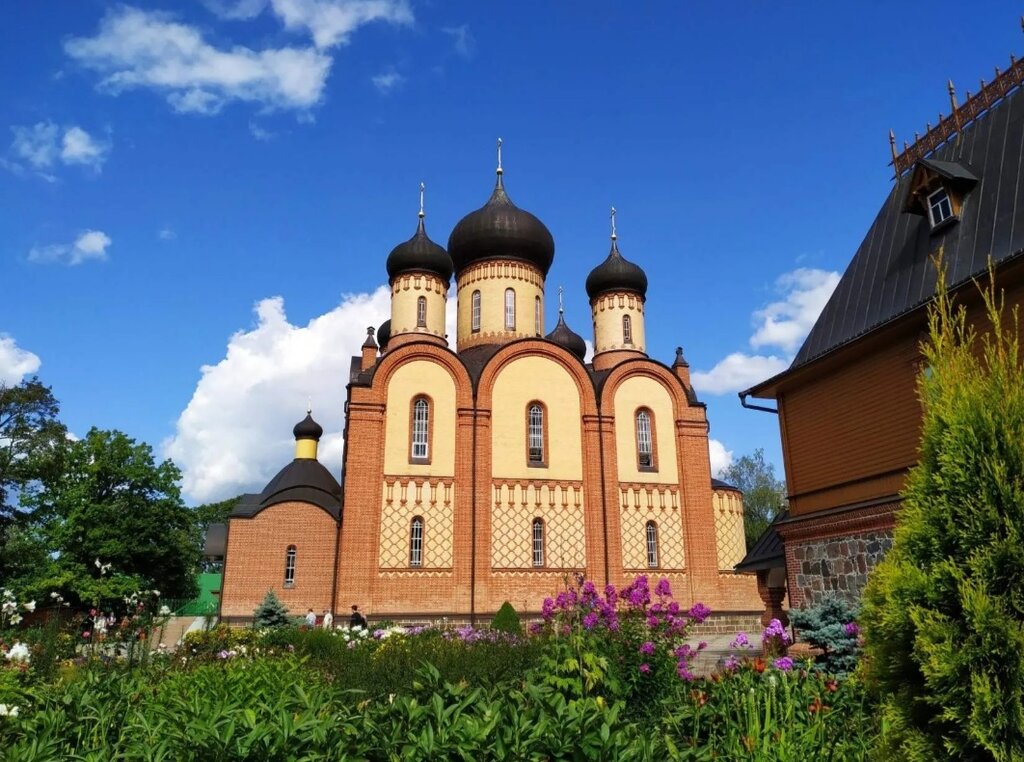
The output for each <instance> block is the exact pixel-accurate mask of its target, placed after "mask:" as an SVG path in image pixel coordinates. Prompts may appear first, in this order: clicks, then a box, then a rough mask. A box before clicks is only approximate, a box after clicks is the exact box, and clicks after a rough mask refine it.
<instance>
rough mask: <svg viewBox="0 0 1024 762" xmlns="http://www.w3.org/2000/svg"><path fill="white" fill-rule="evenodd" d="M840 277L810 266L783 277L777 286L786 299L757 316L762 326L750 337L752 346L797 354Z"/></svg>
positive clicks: (769, 306) (776, 282)
mask: <svg viewBox="0 0 1024 762" xmlns="http://www.w3.org/2000/svg"><path fill="white" fill-rule="evenodd" d="M839 277H840V276H839V273H837V272H828V271H826V270H814V269H810V268H806V267H801V268H800V269H798V270H794V271H793V272H790V273H785V274H784V275H781V276H780V277H779V279H778V280H776V281H775V285H776V287H777V288H778V290H779V291H782V292H784V296H783V298H782V300H781V301H778V302H772V303H771V304H769V305H768V306H767V307H765V308H764V309H763V310H758V311H757V312H755V313H754V319H755V320H758V321H760V325H759V326H758V328H757V330H756V331H755V332H754V335H753V336H751V337H750V346H752V347H754V348H755V349H756V348H759V347H767V346H772V347H779V348H780V349H782V350H784V351H786V352H790V353H793V352H795V351H796V350H797V349H798V348H799V347H800V344H801V343H802V342H803V340H804V338H806V336H807V334H808V333H809V332H810V330H811V328H812V327H813V326H814V321H815V320H817V319H818V315H820V314H821V311H822V310H823V309H824V308H825V303H826V302H828V299H829V297H830V296H832V292H833V291H835V288H836V286H837V285H838V284H839Z"/></svg>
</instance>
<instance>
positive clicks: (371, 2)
mask: <svg viewBox="0 0 1024 762" xmlns="http://www.w3.org/2000/svg"><path fill="white" fill-rule="evenodd" d="M271 6H272V7H273V9H274V13H275V14H276V15H277V16H278V17H279V18H280V19H281V21H282V22H283V23H284V26H285V28H286V29H290V30H302V31H306V32H308V33H309V34H310V35H311V36H312V38H313V42H314V43H315V44H316V46H317V47H318V48H321V49H324V48H332V47H334V46H335V45H345V44H347V43H348V41H349V37H350V36H351V34H352V32H354V31H355V30H356V29H358V28H359V27H361V26H363V25H364V24H368V23H370V22H372V21H387V22H389V23H391V24H398V25H405V26H408V25H410V24H412V23H413V21H414V18H413V14H412V8H411V7H410V6H409V3H408V2H406V0H271Z"/></svg>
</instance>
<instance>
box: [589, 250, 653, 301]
mask: <svg viewBox="0 0 1024 762" xmlns="http://www.w3.org/2000/svg"><path fill="white" fill-rule="evenodd" d="M586 285H587V296H589V297H590V298H591V299H593V298H594V297H595V296H597V295H598V294H604V293H607V292H608V291H635V292H637V293H638V294H640V296H644V297H645V296H647V273H645V272H644V271H643V268H641V267H640V265H636V264H633V263H632V262H630V261H629V260H628V259H626V258H625V257H623V256H622V254H620V253H619V246H618V243H617V242H616V241H615V239H612V249H611V251H610V252H608V257H607V258H606V259H605V260H604V262H602V263H601V264H599V265H598V266H597V267H595V268H594V269H593V270H591V271H590V274H589V275H588V276H587V284H586Z"/></svg>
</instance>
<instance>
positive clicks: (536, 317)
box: [533, 296, 544, 336]
mask: <svg viewBox="0 0 1024 762" xmlns="http://www.w3.org/2000/svg"><path fill="white" fill-rule="evenodd" d="M533 322H534V326H535V327H536V330H537V335H538V336H540V335H542V334H543V333H544V321H543V320H542V319H541V315H540V297H539V296H535V297H534V298H533Z"/></svg>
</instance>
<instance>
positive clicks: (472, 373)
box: [221, 141, 762, 622]
mask: <svg viewBox="0 0 1024 762" xmlns="http://www.w3.org/2000/svg"><path fill="white" fill-rule="evenodd" d="M498 150H499V153H498V169H497V181H496V184H495V186H494V191H493V193H492V194H491V197H490V199H489V200H488V201H487V203H486V204H484V205H483V206H482V207H481V208H480V209H477V210H476V211H473V212H470V213H469V214H468V215H466V216H465V217H464V218H463V219H462V220H461V221H460V222H459V223H458V224H457V225H456V226H455V229H454V230H453V231H452V233H451V235H450V236H449V239H448V246H447V249H445V248H444V247H442V246H440V245H439V244H437V243H435V242H434V241H432V240H431V239H430V238H429V237H428V236H427V232H426V227H425V225H424V212H423V205H422V192H421V203H420V212H419V224H418V226H417V228H416V232H415V234H414V235H413V236H412V238H410V239H409V240H408V241H406V242H404V243H401V244H399V245H398V246H396V247H395V248H394V249H393V250H392V251H391V253H390V255H389V256H388V257H387V262H386V268H387V274H388V278H389V283H390V287H391V319H390V320H387V321H386V322H385V323H384V324H383V325H381V326H380V328H379V330H377V331H376V340H375V338H374V330H373V328H370V329H369V330H368V335H367V338H366V341H365V343H364V344H363V347H362V353H361V355H360V356H358V357H353V358H352V366H351V371H350V374H349V378H348V379H347V398H346V401H345V412H346V419H345V451H344V457H343V462H342V463H341V464H340V465H341V479H340V481H339V480H337V479H336V478H335V476H334V475H333V474H332V471H333V470H334V469H335V468H336V467H337V465H338V464H333V463H332V464H328V465H327V466H326V467H325V466H324V465H323V464H321V463H320V462H319V461H318V460H317V442H318V440H319V438H320V436H321V434H322V429H321V427H320V426H319V425H318V424H317V423H316V422H315V421H314V420H313V418H312V417H311V416H310V415H307V417H306V418H305V420H303V421H302V422H301V423H299V424H298V425H297V426H296V427H295V431H294V433H295V439H296V446H295V459H294V460H293V461H292V462H291V463H289V464H288V465H287V466H285V467H284V468H283V469H282V470H281V472H280V473H279V474H278V475H277V476H275V477H274V478H273V480H271V482H270V483H269V484H268V485H267V487H266V488H265V489H264V490H263V492H262V493H260V494H258V495H246V496H245V497H244V498H243V500H242V501H241V502H240V504H239V505H238V506H237V508H236V509H235V510H234V512H233V514H232V516H231V518H230V520H229V525H228V532H227V548H226V554H225V569H224V581H223V589H222V598H221V615H222V616H223V617H224V618H225V620H227V621H243V620H246V619H248V618H251V616H252V613H253V610H254V609H255V608H256V606H257V605H258V604H259V603H260V601H262V599H263V597H264V596H265V594H266V592H267V590H269V589H273V590H274V591H275V592H276V593H277V595H278V596H279V597H280V598H281V599H282V601H284V603H285V604H286V605H287V606H288V607H289V608H290V609H291V611H292V612H293V613H295V614H301V613H304V612H305V611H307V610H308V609H309V608H312V609H313V610H314V611H315V612H316V613H317V614H321V613H323V612H324V611H325V610H330V611H333V612H334V613H335V614H339V613H340V614H344V613H346V612H347V611H348V610H349V608H350V607H351V606H352V605H353V604H357V605H358V606H359V607H360V610H363V611H365V612H367V613H368V614H369V615H370V616H371V618H377V619H380V618H386V619H390V620H394V621H425V620H436V619H441V618H443V617H448V618H450V619H453V620H457V621H465V620H469V621H478V622H486V621H488V620H489V618H490V617H491V616H492V615H493V614H494V612H495V611H497V609H498V608H499V607H500V606H501V605H502V603H503V602H504V601H509V602H511V603H512V605H513V606H514V607H515V608H516V609H517V610H518V611H520V612H528V613H529V612H537V611H539V609H540V605H541V602H542V601H543V599H544V597H545V596H548V595H552V594H554V593H555V592H557V591H558V590H560V589H563V588H564V586H565V584H566V581H567V580H568V581H572V580H573V579H574V578H575V577H577V576H578V575H584V576H586V577H587V578H588V579H591V580H593V581H594V582H595V583H597V584H599V585H604V584H608V583H611V584H614V585H616V586H619V585H622V584H625V583H626V582H628V581H631V580H632V579H633V578H634V577H636V576H637V575H640V574H648V575H651V576H652V577H657V578H660V577H666V578H668V580H669V581H670V582H671V584H672V589H673V592H674V594H675V597H676V600H678V601H679V603H680V604H681V605H682V604H686V605H689V604H692V603H695V602H698V601H701V602H703V603H705V604H706V605H708V606H710V607H711V609H712V610H713V611H714V612H716V613H717V614H720V615H721V614H726V613H731V614H755V613H757V612H760V610H761V609H762V603H761V600H760V599H759V597H758V594H757V586H756V582H755V580H754V578H753V576H751V575H749V574H740V573H737V572H735V571H734V569H733V566H734V565H735V564H736V563H737V562H738V561H739V560H740V559H741V558H742V557H743V555H744V551H745V547H744V531H743V499H742V495H741V494H740V493H739V492H738V490H736V489H735V488H732V487H730V486H729V485H726V484H723V483H721V482H716V481H714V480H712V478H711V465H710V460H709V454H708V421H707V416H706V409H705V406H704V404H703V403H701V402H700V401H698V399H697V396H696V394H695V393H694V390H693V387H692V386H691V384H690V373H689V366H688V365H687V363H686V361H685V359H684V358H683V353H682V350H681V349H679V350H676V355H675V359H674V361H673V362H672V363H671V364H670V365H667V364H665V363H663V362H660V361H659V360H656V359H654V358H652V357H650V356H648V354H647V341H646V330H645V300H646V294H647V276H646V274H645V273H644V271H643V270H642V269H641V268H640V267H639V266H638V265H636V264H634V263H633V262H630V261H629V260H627V259H626V258H625V257H624V256H623V255H622V253H621V252H620V251H619V247H618V241H617V236H616V232H615V222H614V210H613V216H612V234H611V251H610V252H609V253H608V255H607V257H606V258H605V259H604V261H602V262H600V264H598V265H597V266H596V267H595V268H594V269H593V270H592V271H591V273H590V275H589V276H588V277H587V280H586V292H587V295H588V297H589V300H590V306H591V313H592V317H593V325H592V326H591V328H592V332H593V333H592V336H593V345H594V354H593V359H592V361H591V362H586V361H585V355H586V344H585V342H584V340H583V338H582V337H581V336H580V335H579V334H577V333H575V332H574V331H572V330H571V329H570V328H569V326H568V325H567V324H566V322H565V318H564V315H563V313H562V309H561V306H559V308H558V310H557V320H556V321H555V327H554V330H552V331H550V332H546V331H545V316H546V315H548V314H550V313H549V305H548V303H547V299H546V297H547V284H546V282H545V278H546V276H547V274H548V270H549V268H550V267H551V264H552V261H553V258H554V254H555V243H554V240H553V239H552V236H551V233H550V232H549V231H548V229H547V227H545V225H544V224H543V223H542V222H541V221H540V220H539V219H538V218H537V217H535V216H534V215H532V214H530V213H529V212H527V211H525V210H522V209H520V208H518V207H516V206H515V205H514V204H513V203H512V200H511V199H510V198H509V196H508V194H507V193H506V190H505V186H504V180H503V176H502V168H501V153H500V150H501V149H500V141H499V149H498ZM453 277H454V284H453V282H452V279H453ZM450 298H454V299H456V304H457V313H458V319H457V331H456V336H455V337H450V336H447V335H446V332H445V307H446V304H447V301H448V299H450ZM340 381H341V380H340V379H339V402H340V392H341V389H340V386H341V383H340Z"/></svg>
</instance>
